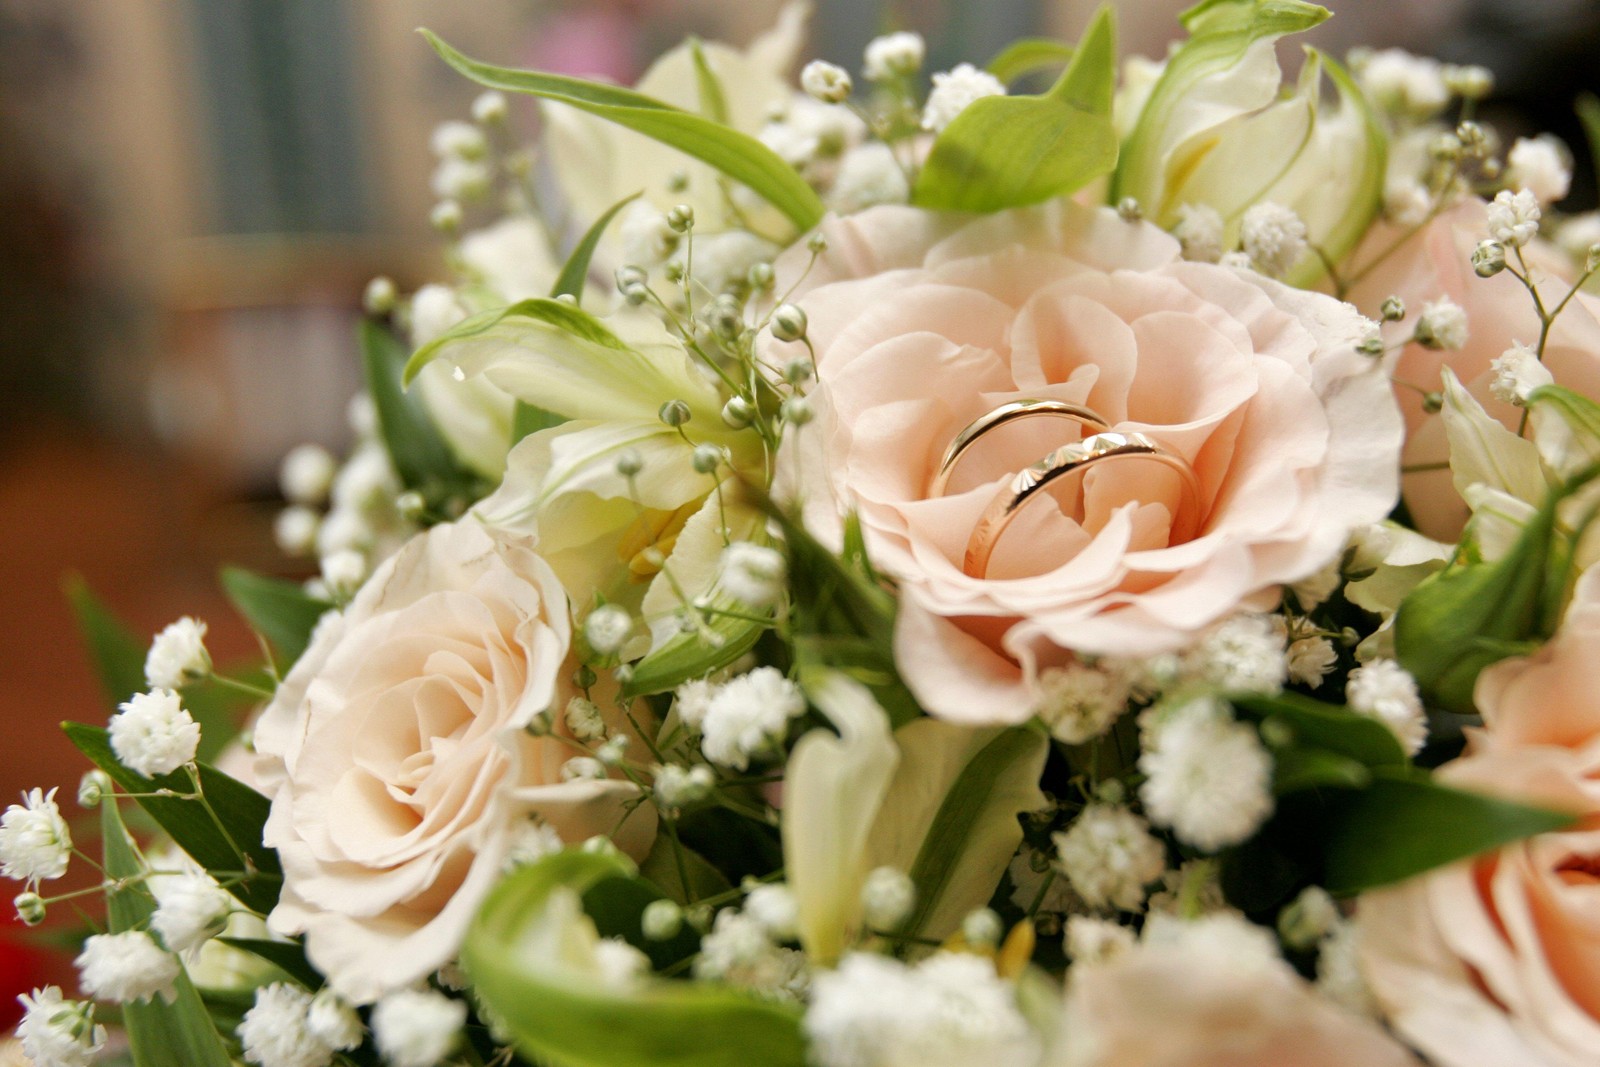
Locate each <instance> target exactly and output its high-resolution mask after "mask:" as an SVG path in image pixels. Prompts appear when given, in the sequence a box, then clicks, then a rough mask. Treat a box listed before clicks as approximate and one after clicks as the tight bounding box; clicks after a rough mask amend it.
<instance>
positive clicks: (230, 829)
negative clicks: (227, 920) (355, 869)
mask: <svg viewBox="0 0 1600 1067" xmlns="http://www.w3.org/2000/svg"><path fill="white" fill-rule="evenodd" d="M61 728H62V729H63V730H64V731H66V735H67V738H68V739H69V740H70V741H71V742H72V743H73V744H74V745H77V746H78V751H80V752H82V753H83V754H84V755H85V756H87V757H89V760H90V762H92V763H93V764H94V765H95V766H96V767H99V768H100V769H101V770H103V771H105V772H106V773H107V774H108V775H110V776H111V779H112V781H114V782H116V783H117V784H118V785H119V786H121V787H122V788H123V789H125V790H126V791H128V792H129V793H137V794H151V795H141V796H139V797H138V801H139V806H140V807H142V808H143V809H144V810H145V811H146V812H147V813H149V815H150V817H151V818H153V819H154V820H155V821H156V822H157V824H159V825H160V827H161V828H162V829H163V830H165V831H166V832H167V834H168V835H169V836H170V837H171V838H172V840H173V841H174V842H175V843H176V844H177V845H178V847H179V848H181V849H183V850H184V851H185V852H187V853H188V854H189V855H190V856H191V857H192V858H193V859H194V861H195V862H196V863H198V864H200V866H202V867H204V868H205V869H206V870H208V871H210V872H211V873H212V874H213V875H214V876H215V877H217V879H218V880H219V881H222V882H223V883H224V884H225V885H226V886H227V889H228V891H229V892H230V893H232V894H233V895H234V896H236V897H238V898H239V900H240V902H241V903H243V904H244V905H245V906H246V907H249V908H251V909H252V910H254V911H259V912H261V913H262V914H266V913H267V912H269V911H271V910H272V907H273V905H274V904H276V903H277V901H278V889H279V886H280V885H281V883H282V881H283V878H282V871H281V868H280V867H279V866H278V855H277V853H276V852H274V851H273V850H272V849H270V848H267V847H266V846H265V845H263V844H262V843H261V830H262V827H264V826H265V825H266V822H267V813H268V811H269V810H270V808H271V803H270V802H269V801H268V800H267V798H266V797H264V796H262V795H261V794H260V793H257V792H256V791H255V790H254V789H251V788H250V787H249V786H247V785H245V784H244V783H242V782H240V781H238V780H236V779H234V778H230V777H229V776H228V775H226V774H223V773H222V772H221V771H219V770H217V769H216V768H215V767H212V766H210V765H208V764H205V763H201V764H199V765H198V767H199V772H200V774H199V787H200V794H201V795H200V796H191V795H190V794H193V793H195V782H194V780H193V779H191V778H190V776H189V772H188V771H187V770H184V769H180V770H177V771H174V772H173V773H171V774H164V775H161V776H160V777H158V778H146V777H144V776H143V775H141V774H135V773H134V772H133V771H130V770H129V769H128V768H126V767H124V766H123V765H122V764H121V762H120V761H118V759H117V757H116V753H114V752H113V751H112V750H111V741H110V739H109V736H108V735H107V733H106V731H105V730H102V729H100V728H99V727H96V726H85V725H84V724H82V723H76V722H69V723H63V724H62V727H61ZM163 791H165V792H166V793H168V794H174V795H162V794H163ZM241 875H242V877H241ZM235 879H236V881H233V880H235Z"/></svg>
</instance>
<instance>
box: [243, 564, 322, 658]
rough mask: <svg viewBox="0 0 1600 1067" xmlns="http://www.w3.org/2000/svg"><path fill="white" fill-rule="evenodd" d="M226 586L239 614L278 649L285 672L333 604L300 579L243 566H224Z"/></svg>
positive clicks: (298, 655)
mask: <svg viewBox="0 0 1600 1067" xmlns="http://www.w3.org/2000/svg"><path fill="white" fill-rule="evenodd" d="M222 588H223V589H224V590H226V591H227V594H228V599H229V600H231V601H233V606H234V607H235V608H237V609H239V614H241V615H243V616H244V617H245V619H246V621H248V622H249V623H250V625H251V626H253V627H254V628H255V630H256V632H257V633H259V634H260V635H261V636H262V637H265V638H266V639H267V640H268V641H270V642H271V643H272V645H273V647H274V648H276V649H277V650H278V654H279V656H280V661H279V663H278V665H277V666H278V669H279V671H281V672H287V671H288V669H289V668H290V667H292V666H294V662H295V661H296V660H297V659H299V658H300V656H301V654H302V653H304V652H305V650H306V646H307V645H308V644H310V643H311V631H312V630H313V629H315V628H316V625H317V620H318V619H320V618H322V615H323V613H324V612H326V611H327V610H328V609H329V608H331V607H333V605H332V604H330V603H328V602H327V601H326V600H319V599H318V598H316V597H314V596H312V595H311V594H310V593H307V592H306V591H305V589H304V588H303V587H302V586H301V585H300V584H299V583H298V582H286V581H284V580H283V579H281V578H269V577H266V576H265V575H260V574H253V573H251V572H250V571H247V570H245V569H243V568H242V567H224V568H223V569H222Z"/></svg>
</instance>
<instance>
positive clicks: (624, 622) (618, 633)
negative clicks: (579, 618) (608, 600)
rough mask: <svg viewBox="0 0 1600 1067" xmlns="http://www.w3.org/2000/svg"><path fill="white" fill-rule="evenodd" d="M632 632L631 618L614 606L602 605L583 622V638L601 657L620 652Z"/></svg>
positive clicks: (623, 610)
mask: <svg viewBox="0 0 1600 1067" xmlns="http://www.w3.org/2000/svg"><path fill="white" fill-rule="evenodd" d="M632 632H633V617H632V616H631V615H629V614H628V612H627V609H625V608H622V607H619V606H618V605H616V604H602V605H600V606H599V607H598V608H595V609H594V610H593V611H591V612H590V613H589V617H588V618H587V619H585V620H584V621H583V636H584V639H585V640H587V641H588V642H589V647H590V648H592V649H594V650H595V651H596V652H598V653H599V654H600V655H602V656H610V655H613V654H614V653H617V652H620V651H621V650H622V646H623V645H624V644H625V643H626V642H627V640H628V635H629V634H631V633H632Z"/></svg>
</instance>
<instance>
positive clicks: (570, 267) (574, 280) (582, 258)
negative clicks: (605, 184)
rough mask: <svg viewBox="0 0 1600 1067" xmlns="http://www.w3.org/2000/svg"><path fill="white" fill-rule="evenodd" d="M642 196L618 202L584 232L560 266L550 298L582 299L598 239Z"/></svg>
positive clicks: (624, 198)
mask: <svg viewBox="0 0 1600 1067" xmlns="http://www.w3.org/2000/svg"><path fill="white" fill-rule="evenodd" d="M643 195H644V194H643V193H642V192H639V193H634V194H633V195H632V196H625V197H623V198H622V199H621V200H618V201H617V202H616V203H615V204H612V205H611V207H610V208H609V209H608V210H607V211H606V213H605V214H604V215H601V216H600V217H599V218H598V219H596V220H595V221H594V225H592V226H590V227H589V229H588V230H586V231H585V232H584V235H583V237H582V238H581V239H580V240H579V241H578V243H577V245H576V246H574V248H573V249H572V254H571V255H570V256H568V257H567V262H566V263H565V264H564V265H563V266H562V268H561V274H560V276H558V277H557V278H556V284H555V285H553V286H551V288H550V295H551V296H552V297H558V296H570V297H572V298H573V299H574V300H582V299H583V287H584V284H585V283H586V282H587V281H588V280H589V263H590V262H591V261H592V260H593V259H594V250H595V249H596V248H598V247H600V238H601V237H603V236H605V232H606V228H607V227H609V226H610V225H611V220H612V219H614V218H616V217H617V214H618V213H619V212H620V211H621V210H622V209H623V208H625V207H627V206H628V205H629V204H631V203H633V202H634V201H635V200H637V199H639V197H641V196H643Z"/></svg>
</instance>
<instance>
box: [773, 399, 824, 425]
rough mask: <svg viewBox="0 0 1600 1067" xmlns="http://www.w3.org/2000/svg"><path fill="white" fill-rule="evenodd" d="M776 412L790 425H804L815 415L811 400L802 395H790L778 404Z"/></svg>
mask: <svg viewBox="0 0 1600 1067" xmlns="http://www.w3.org/2000/svg"><path fill="white" fill-rule="evenodd" d="M778 414H780V415H782V416H783V421H784V422H787V423H788V424H789V425H791V426H804V425H805V424H806V423H808V422H810V421H811V420H812V419H814V418H815V417H816V414H817V413H816V411H815V410H814V409H813V408H812V407H811V401H809V400H807V399H806V398H805V397H803V396H791V397H790V398H789V399H787V400H785V401H784V402H783V403H782V404H780V405H779V406H778Z"/></svg>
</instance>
